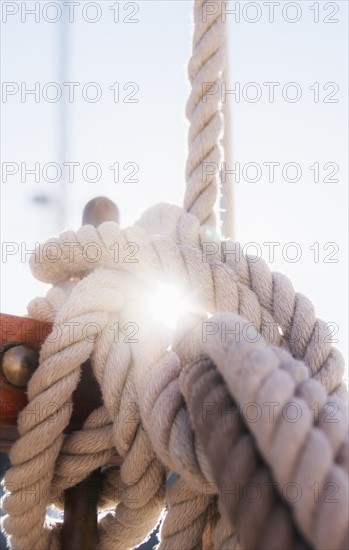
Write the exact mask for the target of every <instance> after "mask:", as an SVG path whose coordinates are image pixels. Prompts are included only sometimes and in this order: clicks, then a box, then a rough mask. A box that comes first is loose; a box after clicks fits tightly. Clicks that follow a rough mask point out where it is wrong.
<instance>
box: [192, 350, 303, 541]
mask: <svg viewBox="0 0 349 550" xmlns="http://www.w3.org/2000/svg"><path fill="white" fill-rule="evenodd" d="M181 389H182V391H183V393H184V395H185V398H186V402H187V404H188V410H189V412H190V418H191V422H192V425H193V428H194V429H195V432H196V433H197V434H198V436H199V438H200V439H201V441H202V442H203V445H204V448H205V452H206V454H207V456H208V458H209V462H210V465H211V467H212V471H213V473H214V479H215V483H216V485H217V488H218V490H219V495H220V498H219V504H220V507H221V508H223V509H224V511H225V513H227V514H228V516H229V518H231V522H232V525H233V526H236V530H237V532H238V534H239V538H240V541H241V544H242V547H243V548H249V549H250V550H253V549H260V548H264V549H268V550H277V549H278V548H283V549H286V548H295V547H296V548H309V546H308V544H307V543H306V542H305V541H304V539H302V537H301V536H300V533H299V531H298V529H297V526H296V524H295V522H294V520H293V518H292V516H291V514H290V513H289V509H288V507H287V505H286V503H284V502H283V501H282V500H281V498H280V497H279V496H278V493H277V491H276V489H275V483H274V481H273V478H272V477H271V474H270V472H269V470H268V469H267V468H266V466H265V465H264V464H263V462H262V461H261V459H260V456H259V454H258V452H257V449H256V446H255V443H254V440H253V437H252V436H251V435H250V434H249V432H248V431H247V428H246V426H245V424H244V423H243V421H242V418H241V415H240V413H239V408H238V407H237V405H236V404H235V403H234V402H233V400H232V399H231V396H230V394H229V392H228V389H227V387H226V385H225V383H224V380H223V378H222V377H221V376H220V375H219V373H218V371H217V369H216V368H215V366H214V365H213V363H212V362H211V361H209V360H208V359H204V358H201V359H199V360H197V361H196V362H195V363H193V364H191V365H189V366H187V367H186V368H185V369H184V371H183V373H182V374H181ZM217 449H219V452H217ZM249 492H250V493H251V494H249ZM256 492H258V493H257V495H256Z"/></svg>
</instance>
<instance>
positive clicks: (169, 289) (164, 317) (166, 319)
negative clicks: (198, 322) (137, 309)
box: [151, 283, 188, 328]
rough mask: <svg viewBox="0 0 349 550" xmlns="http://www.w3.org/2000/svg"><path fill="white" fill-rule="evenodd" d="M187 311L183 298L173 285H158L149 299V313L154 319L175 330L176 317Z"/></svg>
mask: <svg viewBox="0 0 349 550" xmlns="http://www.w3.org/2000/svg"><path fill="white" fill-rule="evenodd" d="M187 309H188V303H187V300H185V299H184V298H183V296H182V295H181V293H180V292H179V290H178V288H177V287H175V286H174V285H170V284H166V283H160V284H159V286H158V289H157V291H156V293H155V295H153V297H152V299H151V311H152V314H153V315H154V317H155V318H156V319H157V320H158V321H160V322H162V323H165V324H166V325H168V326H169V327H170V328H175V326H176V322H177V317H178V316H179V315H180V314H181V313H184V312H185V311H186V310H187Z"/></svg>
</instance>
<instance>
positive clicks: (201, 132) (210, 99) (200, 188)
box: [184, 0, 226, 226]
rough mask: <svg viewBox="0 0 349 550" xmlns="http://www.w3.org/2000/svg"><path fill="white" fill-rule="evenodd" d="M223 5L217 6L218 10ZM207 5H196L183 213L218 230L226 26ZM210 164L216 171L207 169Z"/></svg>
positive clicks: (219, 16)
mask: <svg viewBox="0 0 349 550" xmlns="http://www.w3.org/2000/svg"><path fill="white" fill-rule="evenodd" d="M223 3H224V2H222V1H221V0H219V1H218V2H217V4H218V6H219V8H221V4H223ZM205 4H206V1H205V0H196V1H195V2H194V22H195V26H194V37H193V52H192V57H191V59H190V61H189V65H188V74H189V80H190V83H191V86H192V89H191V92H190V96H189V99H188V102H187V106H186V114H187V118H188V120H189V122H190V126H189V134H188V146H189V149H188V157H187V164H186V171H185V173H186V183H187V187H186V191H185V196H184V209H185V210H186V211H187V212H190V213H192V214H194V215H195V216H196V217H197V218H198V219H199V221H200V224H205V225H212V226H215V225H216V222H215V219H216V217H215V213H214V206H215V203H216V200H217V192H218V169H219V166H220V161H221V151H220V145H219V140H220V137H221V135H222V134H223V118H222V115H221V112H220V109H219V106H220V94H219V93H217V90H216V89H213V87H219V86H220V83H221V79H222V72H223V70H224V65H225V55H226V52H225V47H224V46H225V32H226V31H225V28H226V25H225V24H224V23H223V20H222V17H221V10H220V9H218V10H217V12H215V13H213V14H210V16H207V14H205V10H204V7H205ZM209 164H210V166H211V168H212V166H213V167H215V168H216V169H215V170H214V171H212V170H208V169H206V167H208V166H209ZM212 172H215V173H214V174H212Z"/></svg>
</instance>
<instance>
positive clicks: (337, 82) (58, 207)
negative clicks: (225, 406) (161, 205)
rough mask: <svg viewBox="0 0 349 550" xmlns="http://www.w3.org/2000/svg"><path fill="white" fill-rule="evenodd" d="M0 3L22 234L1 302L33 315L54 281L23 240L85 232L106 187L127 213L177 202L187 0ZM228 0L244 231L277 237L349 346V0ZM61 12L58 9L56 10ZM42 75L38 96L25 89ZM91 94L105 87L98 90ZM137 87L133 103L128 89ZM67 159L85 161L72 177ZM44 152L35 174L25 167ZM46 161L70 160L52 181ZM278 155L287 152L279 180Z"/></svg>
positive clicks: (284, 267) (14, 232) (6, 212)
mask: <svg viewBox="0 0 349 550" xmlns="http://www.w3.org/2000/svg"><path fill="white" fill-rule="evenodd" d="M2 4H3V5H2V9H3V13H2V21H3V22H2V29H1V30H2V51H3V53H2V81H3V83H5V84H3V86H4V85H5V88H4V89H3V92H4V91H5V92H6V94H5V95H4V94H3V95H2V104H1V107H2V138H3V139H2V151H1V153H2V163H3V164H2V168H3V177H2V180H3V182H2V200H3V203H2V204H3V207H2V240H3V241H4V242H5V243H15V244H14V245H13V246H12V247H11V245H5V247H7V248H6V250H7V251H9V250H10V251H11V250H12V251H13V252H15V253H14V254H13V255H12V256H10V255H9V256H8V257H7V258H6V257H4V256H3V263H2V275H3V278H2V305H1V310H2V311H3V312H7V313H13V314H23V313H25V311H26V304H27V302H28V301H29V300H30V299H31V298H32V297H34V296H35V295H40V294H43V292H44V291H45V289H44V288H43V285H41V284H40V283H38V282H37V281H35V280H34V279H33V278H32V276H31V275H30V273H29V268H28V266H27V264H26V263H25V261H24V260H25V251H26V250H30V249H32V248H33V247H34V244H35V242H41V241H43V240H45V239H47V238H48V237H49V236H52V235H54V234H57V233H58V232H60V231H61V230H62V229H64V228H65V227H70V228H74V229H77V228H78V227H79V225H80V223H81V212H82V209H83V206H84V204H85V203H86V202H87V200H89V199H90V198H92V197H94V196H96V195H101V194H103V195H108V196H109V197H110V198H112V199H113V200H114V201H115V202H116V203H117V204H118V206H119V208H120V210H121V216H122V224H123V225H127V224H130V223H132V222H133V221H134V220H135V219H136V218H137V217H138V216H139V215H140V214H141V212H142V210H143V209H145V208H146V207H148V206H150V205H152V204H155V203H156V202H159V201H167V202H175V203H177V204H181V200H182V196H183V190H184V177H183V174H184V163H185V157H186V132H187V123H186V120H185V116H184V107H185V102H186V99H187V96H188V93H189V86H188V81H187V78H186V64H187V61H188V59H189V55H190V47H191V10H192V4H191V2H189V1H186V0H183V1H166V0H161V1H140V2H139V1H138V2H126V3H125V2H109V1H104V2H98V3H97V2H86V1H84V2H76V3H75V4H76V6H75V12H74V21H73V22H71V23H69V22H68V16H69V5H68V3H67V2H63V3H62V2H61V3H58V2H51V3H50V4H51V7H50V6H48V3H47V2H45V1H42V2H40V3H39V8H40V9H39V11H38V13H37V15H36V17H37V22H35V20H34V15H29V14H27V13H26V10H25V8H27V10H28V9H33V7H34V2H18V3H16V2H3V3H2ZM212 4H214V2H212ZM272 4H273V5H274V10H275V11H274V22H271V15H272V13H271V10H272V7H273V6H272ZM57 5H58V8H57ZM88 5H89V6H88ZM55 6H56V7H55ZM17 8H18V12H17V11H16V10H17ZM110 8H112V9H110ZM230 8H236V10H237V11H240V21H237V18H238V15H237V12H236V13H235V15H234V14H227V21H228V26H229V36H230V51H229V54H230V65H231V67H230V74H231V85H230V86H229V88H233V86H235V87H236V90H237V93H236V95H235V97H234V98H233V103H232V118H233V120H232V124H233V156H234V163H235V168H236V169H237V171H238V173H240V181H236V183H235V189H234V193H235V227H236V238H237V239H238V240H240V241H241V242H242V243H243V244H246V243H257V245H258V248H257V252H258V251H259V252H262V254H263V257H264V258H265V259H266V260H267V261H269V263H271V262H270V260H271V256H270V255H269V250H270V246H271V245H266V244H265V243H270V242H274V243H275V242H276V243H280V244H279V245H276V247H275V257H274V260H273V261H272V269H273V270H277V271H282V272H283V273H285V274H286V275H288V276H289V277H290V278H291V279H292V281H293V284H294V286H295V288H296V289H297V290H298V291H300V292H302V293H304V294H306V295H307V296H308V297H309V298H310V299H311V300H313V301H314V303H315V304H316V310H317V314H318V316H319V317H321V318H323V319H325V320H326V321H328V322H331V323H332V325H331V326H334V325H333V323H336V324H337V325H338V332H337V334H336V335H335V336H334V338H335V339H338V340H339V341H338V343H337V344H336V345H337V346H338V347H339V348H340V349H341V350H342V351H343V352H344V353H345V354H347V352H346V349H347V333H348V327H347V288H346V275H347V251H346V248H347V247H346V245H347V240H346V235H347V208H346V204H347V182H348V173H347V150H348V139H347V130H346V119H347V107H346V105H347V88H346V86H347V77H348V72H347V66H348V59H347V51H348V48H347V46H348V26H347V21H348V13H347V11H348V4H347V2H346V1H340V2H313V1H312V2H308V1H303V0H302V1H301V2H284V1H280V2H258V3H256V2H235V1H233V0H231V2H230ZM60 9H61V11H62V17H61V19H60V21H57V22H50V20H51V21H52V20H54V19H55V18H58V15H59V10H60ZM4 10H5V12H4ZM57 10H58V11H57ZM70 10H72V5H71V6H70ZM118 11H119V14H118ZM70 14H72V11H70ZM117 15H118V16H119V22H115V21H114V18H117ZM99 17H100V18H99ZM94 18H96V19H98V18H99V20H98V21H96V22H95V23H92V22H91V20H93V19H94ZM125 19H126V20H127V19H128V20H138V22H134V23H130V22H129V23H127V22H126V21H125ZM254 19H255V22H254V23H253V22H252V20H254ZM292 21H293V22H292ZM317 21H318V22H317ZM63 82H66V83H70V84H66V85H65V86H63ZM9 83H12V84H9ZM35 83H38V84H36V87H37V90H38V94H39V98H37V99H38V102H35V97H34V95H33V94H28V95H25V90H29V89H34V87H35ZM48 83H53V85H51V86H47V84H48ZM73 83H75V84H73ZM88 83H95V84H94V85H92V86H91V85H90V86H88ZM249 83H254V84H250V85H249ZM265 83H276V84H265ZM289 83H293V84H289ZM86 85H87V86H86ZM110 87H112V89H110ZM271 89H274V92H275V98H274V102H271V101H270V100H269V93H271V92H270V91H271ZM17 90H18V91H17ZM21 90H22V94H21ZM69 90H70V93H71V94H72V93H73V91H74V100H73V102H71V103H70V102H69V100H68V92H69ZM239 90H240V91H239ZM60 92H62V99H61V100H58V101H56V102H52V101H53V99H54V98H55V96H56V94H57V93H60ZM118 92H119V95H118ZM96 93H101V94H102V96H101V98H100V100H99V101H97V102H90V101H88V99H90V100H91V99H92V100H93V98H94V96H95V94H96ZM11 94H12V95H11ZM256 94H257V96H258V94H259V95H261V97H260V99H259V101H256V102H252V101H253V98H254V97H255V96H256ZM297 94H298V96H299V100H298V101H293V99H294V98H296V97H297ZM300 94H301V97H300ZM118 98H119V101H118V102H115V101H114V100H117V99H118ZM132 99H133V100H134V99H137V100H138V102H137V103H134V102H128V103H127V102H125V101H126V100H128V101H130V100H132ZM5 100H6V101H5ZM50 100H51V102H50ZM63 162H66V163H67V162H70V163H78V164H76V165H75V166H76V167H75V173H74V176H72V172H71V174H70V175H71V177H72V179H73V181H72V182H69V173H68V166H67V165H65V166H64V165H63ZM4 163H12V164H6V165H4ZM21 163H24V164H23V166H22V167H21ZM35 163H39V165H37V166H38V170H39V175H38V178H37V180H38V181H35V175H30V174H26V173H25V168H27V169H33V168H34V165H35ZM47 163H57V164H58V165H59V167H60V168H61V169H62V179H61V181H60V182H57V183H52V181H51V182H48V181H45V177H46V179H51V180H52V179H53V178H54V176H55V174H54V171H52V170H53V168H52V166H51V168H49V167H47ZM87 163H96V164H97V165H98V166H99V170H100V171H101V177H100V180H99V181H97V182H95V183H89V182H87V181H86V179H87V178H90V179H91V178H93V177H95V173H96V172H95V171H94V168H93V166H90V167H89V166H87V168H86V164H87ZM127 163H130V164H127ZM248 163H255V164H253V165H250V166H246V165H248ZM270 163H279V164H275V165H274V166H275V180H274V182H271V181H268V179H270V178H268V172H269V169H270V170H271V166H272V165H271V164H270ZM288 163H294V164H293V165H290V166H287V165H288ZM125 165H126V167H125ZM285 165H286V166H285ZM70 166H71V170H72V166H73V165H72V164H71V165H70ZM111 166H113V167H114V168H113V169H110V167H111ZM117 167H119V181H118V182H115V181H114V179H117V178H116V174H117ZM310 167H312V168H310ZM11 170H12V171H14V172H16V173H15V174H12V175H11V174H10V172H11ZM46 170H48V171H47V172H46ZM50 170H51V171H50ZM256 170H257V171H256ZM133 172H134V173H133ZM132 173H133V174H132ZM6 174H8V175H7V181H6V177H5V176H6ZM132 178H133V179H138V180H139V181H138V182H134V181H132ZM253 178H256V179H257V180H258V181H255V182H253V181H251V180H252V179H253ZM292 179H293V180H298V181H291V180H292ZM21 180H23V181H21ZM287 180H288V181H287ZM40 199H41V202H40ZM45 200H46V201H47V202H43V201H45ZM289 243H296V247H295V246H294V245H290V244H289ZM17 247H18V252H16V250H17ZM20 250H22V257H21V254H20V253H19V251H20ZM247 251H249V252H250V253H252V254H254V253H256V248H253V247H252V245H251V246H250V247H249V248H247ZM300 254H301V257H300V258H299V260H298V261H293V258H294V257H295V255H298V256H299V255H300Z"/></svg>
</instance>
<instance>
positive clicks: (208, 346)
mask: <svg viewBox="0 0 349 550" xmlns="http://www.w3.org/2000/svg"><path fill="white" fill-rule="evenodd" d="M214 320H215V322H216V323H217V326H218V327H219V330H218V331H217V333H216V334H215V335H213V336H212V338H211V339H210V341H208V342H206V343H201V350H202V353H204V354H205V355H208V356H210V357H211V358H212V359H213V361H214V362H215V364H216V365H217V367H218V369H219V370H220V372H221V374H222V376H223V378H224V379H225V381H226V383H227V386H228V388H229V391H230V392H231V394H232V396H233V397H234V398H235V399H236V400H237V402H238V403H239V407H240V409H241V410H242V414H243V417H244V420H245V422H246V423H247V425H248V427H249V430H250V431H251V432H252V433H253V435H254V437H255V440H256V443H257V447H258V450H259V452H260V453H261V455H262V456H263V458H264V460H265V461H266V463H267V464H268V465H269V466H270V468H271V471H272V473H273V477H274V478H275V480H276V481H277V482H278V483H279V485H278V489H279V488H280V487H281V489H283V488H284V487H285V486H286V485H288V484H295V485H296V486H297V487H301V488H303V493H302V494H301V497H300V498H299V499H296V500H290V506H291V507H292V509H293V511H294V517H295V520H296V521H297V524H298V526H299V529H300V531H301V533H302V535H303V536H304V537H305V538H306V540H307V541H309V542H310V543H311V544H313V545H314V547H315V548H331V549H338V550H339V549H342V548H347V547H348V520H347V513H346V510H347V508H348V474H347V465H346V466H345V467H344V465H343V461H342V457H343V456H347V455H348V449H347V445H348V439H347V430H348V411H347V408H346V407H345V406H344V403H343V402H342V401H341V400H339V399H338V398H336V397H330V398H328V397H327V396H326V392H325V391H324V388H323V387H322V386H321V385H320V384H319V382H317V381H316V380H314V379H312V380H311V379H309V378H308V376H309V374H308V372H307V369H306V368H305V367H304V365H303V364H302V363H300V362H297V361H296V360H294V359H293V358H291V357H290V356H289V355H288V354H287V353H286V352H283V351H282V352H280V350H279V349H277V348H276V349H273V348H271V347H267V346H266V345H265V342H264V341H263V340H262V339H260V338H256V337H257V336H258V335H257V334H254V335H253V334H252V335H250V341H246V337H245V338H243V337H241V336H242V333H243V329H244V328H245V327H246V326H247V321H246V320H245V319H242V318H239V317H237V316H234V315H232V314H224V315H223V314H222V315H221V316H217V317H216V318H214ZM223 322H225V323H228V324H229V325H230V326H231V327H232V326H236V324H238V325H239V328H240V331H241V332H240V338H237V337H236V335H235V337H233V336H232V335H228V336H227V337H226V336H225V335H224V336H223V333H222V323H223ZM199 338H200V337H199V335H198V339H199ZM222 342H225V343H224V344H222ZM188 395H189V402H190V401H191V397H190V392H189V394H188ZM268 403H269V404H270V403H275V404H277V407H276V408H275V411H274V413H273V418H272V420H271V419H270V417H269V416H268V415H267V414H266V413H264V414H263V415H261V417H260V418H258V420H256V419H255V418H253V419H251V418H249V416H248V414H246V412H244V411H246V406H248V405H249V404H255V405H256V406H258V407H259V408H260V410H263V409H262V407H263V405H264V409H265V404H268ZM314 405H317V407H318V412H315V419H314ZM289 406H296V407H297V410H298V411H299V412H300V414H299V418H298V419H297V422H290V421H289V419H286V418H285V416H284V414H283V410H284V409H285V407H286V408H287V407H289ZM333 410H335V411H336V420H337V422H331V421H327V420H326V419H327V418H328V416H329V411H330V412H332V411H333ZM211 457H212V453H211ZM337 457H339V459H338V458H337ZM217 460H219V459H217V458H216V459H215V461H216V463H217ZM314 485H317V487H318V491H319V494H320V498H319V499H318V500H317V499H314V498H313V494H312V492H311V491H310V490H308V491H307V490H306V489H309V488H310V489H311V487H314ZM328 487H335V489H336V499H335V500H331V499H326V489H327V488H328Z"/></svg>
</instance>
